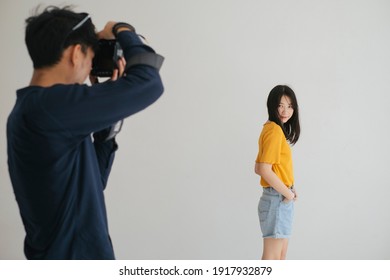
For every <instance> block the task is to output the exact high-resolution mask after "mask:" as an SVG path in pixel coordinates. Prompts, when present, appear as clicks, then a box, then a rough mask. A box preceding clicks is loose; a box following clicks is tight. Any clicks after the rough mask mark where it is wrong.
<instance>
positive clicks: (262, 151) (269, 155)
mask: <svg viewBox="0 0 390 280" xmlns="http://www.w3.org/2000/svg"><path fill="white" fill-rule="evenodd" d="M283 137H284V135H283V132H282V131H281V130H280V129H278V127H273V128H272V129H269V130H267V131H265V132H264V133H262V135H261V136H260V139H259V153H258V155H257V159H256V162H258V163H260V162H263V163H269V164H280V155H281V150H282V141H283Z"/></svg>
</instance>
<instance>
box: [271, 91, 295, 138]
mask: <svg viewBox="0 0 390 280" xmlns="http://www.w3.org/2000/svg"><path fill="white" fill-rule="evenodd" d="M283 96H287V97H289V98H290V99H291V103H292V104H291V105H292V107H293V109H294V113H293V115H292V116H291V118H290V119H289V120H288V122H286V123H285V124H283V123H282V122H281V121H280V118H279V113H278V107H279V104H280V100H281V99H282V97H283ZM267 108H268V119H269V120H270V121H273V122H275V123H277V124H278V125H279V126H280V127H281V128H282V130H283V132H284V135H285V137H286V139H287V141H289V142H290V143H291V144H292V145H294V144H295V143H296V142H297V141H298V139H299V135H300V133H301V127H300V124H299V107H298V102H297V98H296V96H295V93H294V91H293V90H292V89H291V88H290V87H288V86H286V85H277V86H276V87H274V88H273V89H272V90H271V92H270V93H269V95H268V100H267Z"/></svg>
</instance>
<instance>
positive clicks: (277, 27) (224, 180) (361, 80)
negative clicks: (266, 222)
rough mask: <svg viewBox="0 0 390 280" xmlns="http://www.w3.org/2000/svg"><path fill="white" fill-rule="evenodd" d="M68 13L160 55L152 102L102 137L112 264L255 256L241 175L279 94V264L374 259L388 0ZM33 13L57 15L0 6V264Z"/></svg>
mask: <svg viewBox="0 0 390 280" xmlns="http://www.w3.org/2000/svg"><path fill="white" fill-rule="evenodd" d="M77 2H78V3H77V5H76V11H79V12H82V11H88V12H89V13H90V14H91V15H92V18H93V20H94V22H95V25H96V27H97V28H98V29H101V28H103V26H104V24H105V23H106V21H108V20H118V21H128V22H130V23H132V24H134V25H135V27H136V28H137V30H138V31H139V32H140V33H142V34H144V35H145V36H146V37H148V38H149V41H150V43H151V45H152V46H153V47H154V48H155V49H156V50H157V51H158V52H159V53H161V54H163V55H164V56H165V57H166V61H165V64H164V66H163V68H162V70H161V74H162V77H163V81H164V85H165V94H164V96H163V97H162V98H161V99H160V100H159V101H158V102H157V103H156V104H154V105H153V106H152V107H150V108H148V109H147V110H145V111H143V112H141V113H139V114H137V115H134V116H132V117H131V118H129V119H127V120H126V121H125V125H124V128H123V131H122V132H121V134H120V136H118V142H119V144H120V150H119V152H118V154H117V158H116V162H115V164H114V167H113V171H112V175H111V178H110V181H109V186H108V188H107V191H106V203H107V208H108V212H109V213H108V214H109V225H110V231H111V235H112V239H113V243H114V247H115V251H116V255H117V258H118V259H258V258H260V256H261V250H262V239H261V233H260V229H259V225H258V218H257V202H258V199H259V196H260V194H261V189H260V187H259V186H258V177H257V176H256V175H255V174H254V173H253V165H254V160H255V157H256V154H257V139H258V136H259V133H260V130H261V128H262V124H263V123H264V122H265V121H266V119H267V112H266V105H265V104H266V98H267V95H268V93H269V91H270V90H271V88H272V87H273V86H275V85H276V84H279V83H283V84H288V85H290V86H291V87H292V88H293V89H294V90H295V92H296V94H297V96H298V101H299V104H300V107H301V124H302V134H301V139H300V141H299V142H298V143H297V144H296V146H295V147H294V148H293V153H294V163H295V177H296V187H297V190H298V191H299V194H300V200H299V202H297V203H296V219H295V225H294V232H293V237H292V238H291V245H290V251H289V255H288V257H289V258H290V259H389V258H390V242H389V235H390V222H389V221H390V211H389V203H388V201H389V197H390V182H389V175H388V174H389V166H390V164H389V158H390V148H389V144H388V143H389V141H390V140H389V138H390V132H389V124H388V118H389V117H390V115H389V112H390V83H389V74H390V68H389V65H390V51H389V50H390V33H389V29H390V17H389V16H388V14H389V9H390V2H389V1H387V0H365V1H364V0H339V1H336V0H328V1H325V0H324V1H319V0H298V1H290V0H277V1H265V0H244V1H233V0H230V1H226V0H214V1H210V0H198V1H188V0H185V1H183V0H167V1H157V0H155V1H153V0H144V1H135V0H132V1H131V0H127V1H124V0H123V1H92V0H82V1H77ZM39 3H43V4H44V5H48V4H55V5H63V4H72V2H63V1H62V2H61V1H46V2H42V1H35V0H34V1H30V0H29V1H27V0H5V1H4V0H2V1H1V3H0V34H2V38H1V42H2V43H1V52H0V61H1V66H2V71H1V76H0V85H1V88H2V89H1V94H0V99H1V100H0V106H1V111H0V119H1V121H0V135H1V137H0V159H1V160H0V172H1V175H0V213H1V214H0V231H1V234H0V259H23V258H24V255H23V238H24V230H23V227H22V221H21V219H20V216H19V212H18V208H17V205H16V202H15V198H14V195H13V192H12V187H11V184H10V180H9V176H8V170H7V153H6V135H5V128H6V119H7V116H8V114H9V112H10V110H11V108H12V106H13V104H14V102H15V90H16V89H18V88H21V87H24V86H26V85H27V84H28V83H29V80H30V77H31V73H32V64H31V62H30V59H29V57H28V54H27V51H26V47H25V44H24V20H25V18H27V17H28V16H29V15H30V11H31V10H32V9H33V8H34V7H35V6H36V5H37V4H39ZM113 110H115V108H113Z"/></svg>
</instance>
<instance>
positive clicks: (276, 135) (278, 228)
mask: <svg viewBox="0 0 390 280" xmlns="http://www.w3.org/2000/svg"><path fill="white" fill-rule="evenodd" d="M267 108H268V121H267V122H266V123H265V124H264V126H263V130H262V132H261V134H260V138H259V153H258V155H257V159H256V165H255V172H256V174H258V175H260V176H261V180H260V184H261V186H262V187H263V194H262V196H261V198H260V202H259V206H258V212H259V220H260V227H261V231H262V233H263V238H264V246H263V256H262V259H263V260H270V259H271V260H284V259H286V254H287V247H288V238H289V237H290V235H291V228H292V220H293V213H294V201H295V200H296V199H297V193H296V191H295V188H294V187H293V185H294V174H293V164H292V156H291V149H290V145H294V144H295V143H296V142H297V141H298V138H299V134H300V125H299V112H298V103H297V99H296V97H295V93H294V91H293V90H292V89H291V88H289V87H288V86H284V85H278V86H276V87H274V88H273V89H272V90H271V92H270V94H269V96H268V100H267Z"/></svg>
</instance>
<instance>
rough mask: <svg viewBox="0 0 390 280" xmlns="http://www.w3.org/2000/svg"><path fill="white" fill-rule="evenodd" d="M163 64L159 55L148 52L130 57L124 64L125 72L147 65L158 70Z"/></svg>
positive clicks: (162, 59) (162, 58)
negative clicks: (136, 66)
mask: <svg viewBox="0 0 390 280" xmlns="http://www.w3.org/2000/svg"><path fill="white" fill-rule="evenodd" d="M163 62H164V57H163V56H161V55H159V54H156V53H150V52H145V53H139V54H137V55H135V56H133V57H131V58H130V59H129V60H128V61H127V62H126V70H127V69H129V68H130V67H132V66H134V65H138V64H143V65H148V66H151V67H153V68H156V69H157V70H160V68H161V66H162V64H163Z"/></svg>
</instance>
